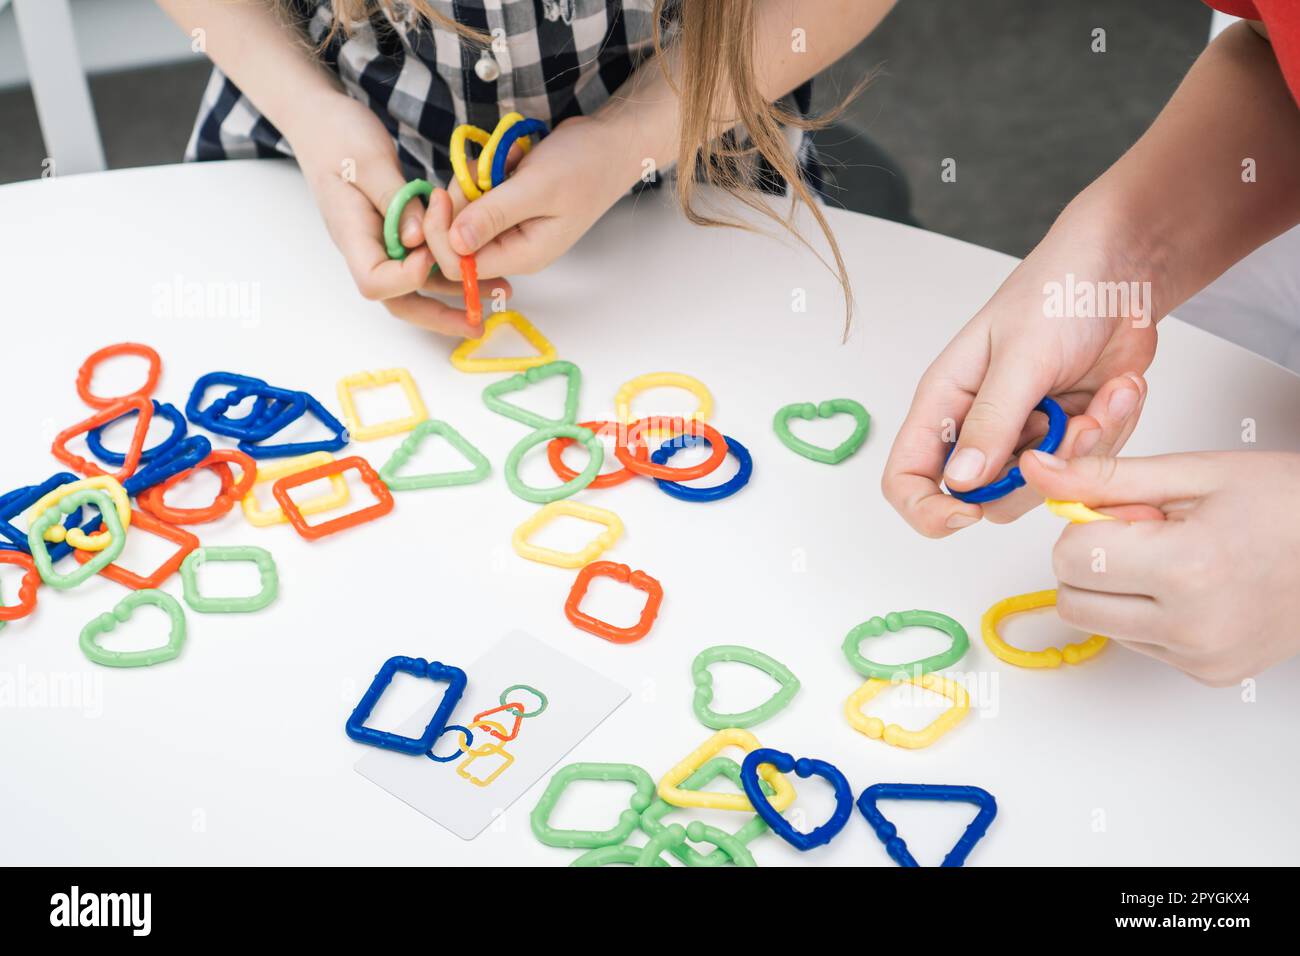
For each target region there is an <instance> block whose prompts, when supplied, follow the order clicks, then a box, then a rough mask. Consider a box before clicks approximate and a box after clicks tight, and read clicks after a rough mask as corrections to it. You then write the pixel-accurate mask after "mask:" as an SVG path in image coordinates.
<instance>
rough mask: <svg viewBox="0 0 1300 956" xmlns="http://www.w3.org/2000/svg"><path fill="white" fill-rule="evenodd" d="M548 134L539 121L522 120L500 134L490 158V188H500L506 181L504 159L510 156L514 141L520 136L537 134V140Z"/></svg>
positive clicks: (544, 126) (543, 124)
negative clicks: (499, 139)
mask: <svg viewBox="0 0 1300 956" xmlns="http://www.w3.org/2000/svg"><path fill="white" fill-rule="evenodd" d="M548 132H550V131H549V130H548V129H547V128H546V124H545V123H543V122H542V121H541V120H539V119H523V120H520V121H519V122H518V123H516V124H515V125H514V126H511V127H510V128H509V129H508V130H506V131H505V132H504V133H502V134H501V142H499V143H497V151H496V154H495V155H494V156H493V157H492V188H494V189H495V188H496V187H497V186H500V185H501V184H502V183H503V182H505V181H506V157H508V156H509V155H510V149H511V147H513V146H514V145H515V142H516V140H518V139H519V138H520V137H521V136H531V135H532V134H533V133H536V134H537V138H538V139H541V138H543V137H544V136H545V135H546V134H547V133H548Z"/></svg>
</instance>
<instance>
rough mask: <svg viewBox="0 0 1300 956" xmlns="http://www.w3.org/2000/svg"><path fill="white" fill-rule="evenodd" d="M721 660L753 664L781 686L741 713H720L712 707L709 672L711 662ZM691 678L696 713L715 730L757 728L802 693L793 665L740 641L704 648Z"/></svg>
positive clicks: (693, 667) (693, 665)
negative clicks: (765, 698)
mask: <svg viewBox="0 0 1300 956" xmlns="http://www.w3.org/2000/svg"><path fill="white" fill-rule="evenodd" d="M719 661H734V662H736V663H740V664H748V665H749V666H750V667H755V668H757V669H758V670H760V671H762V672H763V673H764V674H766V675H768V676H769V677H771V678H772V679H773V680H774V681H776V682H777V683H778V684H780V685H781V686H780V688H779V689H778V690H777V691H776V693H775V694H773V695H772V696H771V697H769V698H768V699H767V700H766V701H764V702H763V703H762V704H759V705H758V706H757V707H751V708H750V709H749V710H746V711H743V712H741V713H739V714H719V713H718V712H717V711H715V710H714V709H713V708H712V706H711V705H712V703H713V675H712V674H711V673H709V665H711V664H716V663H718V662H719ZM691 678H692V679H693V680H694V681H695V697H694V699H693V700H692V701H691V706H692V707H693V708H694V710H695V716H696V718H697V719H698V720H699V722H700V723H702V724H703V725H704V726H705V727H708V728H709V729H711V730H725V729H726V728H728V727H741V728H744V727H753V726H754V725H755V724H760V723H762V722H763V721H765V720H767V719H768V718H770V717H773V716H775V715H776V714H777V713H779V712H780V711H781V710H782V709H784V708H785V706H786V705H787V704H789V703H790V701H791V700H793V699H794V695H795V694H797V693H799V678H797V677H795V676H794V673H793V672H792V671H791V670H790V668H788V667H786V666H785V665H784V664H782V663H781V662H780V661H778V660H775V659H774V658H771V657H768V656H767V655H766V654H764V653H763V652H762V651H756V650H754V649H753V648H750V647H741V646H740V645H738V644H719V645H718V646H716V647H706V648H705V649H704V650H702V651H700V653H699V654H698V655H696V657H695V660H694V661H693V662H692V663H691Z"/></svg>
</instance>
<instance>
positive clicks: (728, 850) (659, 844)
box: [632, 820, 758, 866]
mask: <svg viewBox="0 0 1300 956" xmlns="http://www.w3.org/2000/svg"><path fill="white" fill-rule="evenodd" d="M687 840H693V841H695V842H696V843H712V844H713V845H714V846H716V847H717V848H718V849H719V850H721V851H722V852H723V853H725V854H726V855H727V856H729V857H731V862H732V863H734V864H735V865H736V866H758V864H757V863H755V862H754V855H753V854H752V853H750V852H749V850H748V849H746V848H745V845H744V844H743V843H741V842H740V841H739V840H737V839H736V838H735V837H733V836H730V835H729V834H727V833H724V832H723V831H721V830H719V829H718V828H717V827H711V826H709V825H708V824H706V823H701V822H700V821H699V820H693V821H691V823H690V824H689V825H687V826H685V827H683V826H682V825H681V824H680V823H674V824H673V825H672V826H669V827H666V828H664V830H663V831H661V832H660V833H657V834H655V835H654V836H652V837H651V838H650V841H649V842H648V843H647V844H646V845H645V846H643V847H642V848H641V852H640V853H639V854H638V855H637V858H636V862H635V863H633V864H632V865H633V866H654V865H655V861H656V860H658V859H659V856H660V854H662V853H663V851H664V850H669V851H671V850H672V849H673V847H675V846H681V845H682V844H684V843H685V842H686V841H687Z"/></svg>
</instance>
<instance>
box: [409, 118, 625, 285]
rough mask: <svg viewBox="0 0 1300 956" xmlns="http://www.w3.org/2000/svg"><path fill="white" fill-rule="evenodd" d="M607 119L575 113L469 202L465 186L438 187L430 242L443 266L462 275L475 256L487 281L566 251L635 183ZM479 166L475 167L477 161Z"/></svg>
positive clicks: (534, 267)
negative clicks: (616, 156) (617, 155)
mask: <svg viewBox="0 0 1300 956" xmlns="http://www.w3.org/2000/svg"><path fill="white" fill-rule="evenodd" d="M611 145H614V144H612V143H611V136H610V133H609V131H608V130H607V128H606V126H605V125H604V124H603V122H602V121H601V120H599V119H596V118H593V117H590V116H575V117H573V118H571V119H567V120H565V121H564V122H563V123H560V124H559V125H558V126H556V127H555V129H553V130H552V131H551V133H550V134H549V135H548V136H547V137H546V138H545V139H543V140H542V141H541V142H540V143H537V144H536V145H534V146H533V148H532V149H531V150H529V152H528V154H527V155H525V156H522V158H521V157H520V155H519V154H520V152H521V151H520V150H519V148H518V146H516V147H515V148H514V150H512V151H511V159H512V160H517V162H515V163H514V169H513V171H512V172H511V173H510V175H509V177H508V178H507V179H506V181H505V182H503V183H502V184H501V185H500V186H496V187H494V188H493V189H491V190H489V191H488V192H487V193H484V194H483V196H482V197H481V198H479V199H476V200H474V201H473V202H470V203H467V202H466V201H465V196H464V194H463V193H462V192H461V189H460V186H459V185H456V184H453V185H452V187H451V191H450V194H447V193H440V192H435V193H434V195H433V196H431V197H430V201H429V213H428V215H427V216H426V217H425V223H424V227H425V229H424V231H425V239H426V241H427V242H428V244H429V248H430V249H432V250H433V251H434V254H435V255H436V256H437V260H438V265H439V266H440V267H441V268H442V271H443V272H444V273H445V274H446V275H448V276H451V277H454V278H459V277H460V257H461V256H467V255H474V256H475V258H476V260H477V266H478V274H479V276H480V278H482V277H485V276H505V275H518V274H528V273H533V272H537V271H538V270H540V269H542V268H543V267H545V266H546V265H549V264H550V263H551V262H554V261H555V260H556V259H558V258H559V257H560V256H561V255H562V254H564V253H565V252H566V251H567V250H568V249H569V248H570V247H571V246H572V245H573V244H574V243H575V242H577V241H578V240H579V239H580V238H582V236H583V234H584V233H586V231H587V230H588V229H590V228H591V226H592V225H593V224H594V223H595V222H596V220H597V219H599V218H600V217H601V216H602V215H604V213H605V212H606V210H608V209H609V207H610V206H612V205H614V203H615V202H617V201H618V199H619V198H620V197H621V196H622V195H623V194H624V193H625V192H626V191H627V190H628V189H629V188H630V186H631V183H632V182H635V179H636V176H635V172H633V173H632V174H631V178H629V175H628V171H627V170H626V169H623V168H622V167H623V165H625V164H623V163H621V162H619V161H617V160H612V159H611V156H610V147H611ZM470 168H471V170H473V168H474V166H473V164H472V163H471V164H470Z"/></svg>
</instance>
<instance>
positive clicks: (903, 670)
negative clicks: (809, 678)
mask: <svg viewBox="0 0 1300 956" xmlns="http://www.w3.org/2000/svg"><path fill="white" fill-rule="evenodd" d="M905 627H930V628H934V629H935V630H936V631H943V632H944V633H945V634H947V635H948V636H949V637H950V638H952V646H951V647H949V648H948V649H947V650H946V651H943V652H942V653H940V654H934V655H932V656H930V657H923V658H921V659H920V660H915V661H908V662H907V663H906V664H878V663H876V662H875V661H873V660H871V659H870V658H867V657H863V656H862V651H861V650H860V647H861V645H862V642H863V641H865V640H866V639H867V638H869V637H879V636H880V635H882V634H884V633H885V631H901V630H902V629H903V628H905ZM969 648H970V637H969V636H967V634H966V628H964V627H962V626H961V625H960V624H958V623H957V622H956V621H954V620H953V619H952V618H950V617H949V616H948V615H947V614H940V613H939V612H938V611H892V612H890V613H889V614H886V615H885V616H884V617H873V618H872V619H871V620H869V621H863V622H862V623H861V624H859V625H858V626H857V627H855V628H854V629H853V630H851V631H849V633H848V634H847V635H846V636H845V638H844V644H843V647H842V649H843V651H844V656H845V657H847V658H848V660H849V663H850V664H852V665H853V669H854V670H855V671H857V672H858V673H859V674H862V675H864V676H866V677H875V678H877V679H879V680H893V679H894V677H896V676H897V675H899V674H904V675H906V676H909V677H910V676H920V675H921V674H929V673H930V672H932V671H937V670H943V668H945V667H951V666H952V665H953V664H956V663H957V662H958V661H959V660H961V659H962V656H963V655H965V653H966V651H967V650H969Z"/></svg>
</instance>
